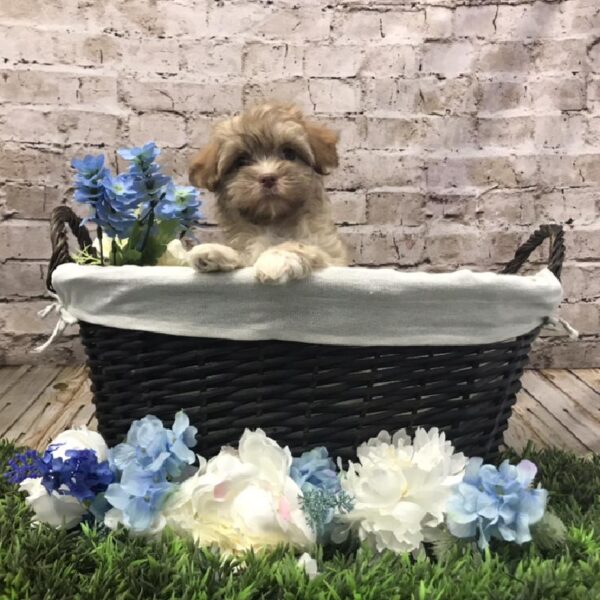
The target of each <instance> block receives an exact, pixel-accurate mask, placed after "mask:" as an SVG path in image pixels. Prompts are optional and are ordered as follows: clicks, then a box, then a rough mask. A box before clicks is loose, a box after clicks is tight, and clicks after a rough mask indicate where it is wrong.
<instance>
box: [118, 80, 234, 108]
mask: <svg viewBox="0 0 600 600" xmlns="http://www.w3.org/2000/svg"><path fill="white" fill-rule="evenodd" d="M119 98H120V100H121V102H123V103H124V104H125V105H127V106H129V107H131V108H133V109H136V110H142V111H151V110H166V111H169V110H176V111H198V112H203V113H210V112H220V113H224V112H232V111H237V110H240V109H241V105H242V87H241V85H239V84H235V83H220V84H216V83H205V84H195V83H188V82H185V83H182V82H177V83H175V82H166V81H161V80H159V81H148V80H135V79H123V80H122V81H120V82H119Z"/></svg>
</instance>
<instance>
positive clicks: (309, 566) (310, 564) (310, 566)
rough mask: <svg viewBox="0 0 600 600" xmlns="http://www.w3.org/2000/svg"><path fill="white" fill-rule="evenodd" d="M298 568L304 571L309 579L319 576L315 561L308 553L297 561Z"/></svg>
mask: <svg viewBox="0 0 600 600" xmlns="http://www.w3.org/2000/svg"><path fill="white" fill-rule="evenodd" d="M298 566H299V567H300V568H301V569H303V570H304V572H305V573H306V574H307V575H308V578H309V579H314V578H315V577H316V576H317V575H318V574H319V569H318V565H317V561H316V560H315V559H314V558H313V557H312V556H311V555H310V554H309V553H308V552H305V553H304V554H303V555H302V556H301V557H300V558H299V559H298Z"/></svg>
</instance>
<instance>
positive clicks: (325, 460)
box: [290, 447, 342, 494]
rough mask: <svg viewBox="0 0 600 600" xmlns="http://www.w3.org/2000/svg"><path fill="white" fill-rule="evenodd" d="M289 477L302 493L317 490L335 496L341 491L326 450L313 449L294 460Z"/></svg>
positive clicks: (332, 463) (333, 464)
mask: <svg viewBox="0 0 600 600" xmlns="http://www.w3.org/2000/svg"><path fill="white" fill-rule="evenodd" d="M290 476H291V478H292V479H293V480H294V481H295V482H296V483H297V484H298V486H299V487H300V489H301V490H302V491H303V492H305V491H307V490H317V489H318V490H323V491H325V492H327V493H329V494H337V493H338V492H339V491H340V490H341V489H342V488H341V485H340V480H339V477H338V474H337V472H336V468H335V463H334V462H333V460H332V459H331V458H330V457H329V454H328V452H327V448H323V447H321V448H314V449H313V450H310V451H309V452H304V454H302V456H301V457H300V458H294V459H293V460H292V467H291V469H290Z"/></svg>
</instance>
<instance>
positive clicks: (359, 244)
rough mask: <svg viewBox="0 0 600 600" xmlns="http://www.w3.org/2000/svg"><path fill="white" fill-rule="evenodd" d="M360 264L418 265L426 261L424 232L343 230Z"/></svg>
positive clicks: (397, 229)
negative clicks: (424, 259)
mask: <svg viewBox="0 0 600 600" xmlns="http://www.w3.org/2000/svg"><path fill="white" fill-rule="evenodd" d="M341 233H342V237H343V238H344V239H345V240H346V243H347V244H348V246H349V247H350V248H351V249H352V251H353V253H354V262H355V263H356V264H360V265H400V266H407V265H415V264H419V263H421V262H422V261H423V256H424V248H425V242H424V239H423V233H424V229H423V228H422V227H420V228H410V229H408V230H406V229H404V230H400V229H399V228H398V227H394V228H385V229H382V228H377V229H375V228H373V227H370V226H367V227H364V226H363V227H356V228H344V229H342V230H341Z"/></svg>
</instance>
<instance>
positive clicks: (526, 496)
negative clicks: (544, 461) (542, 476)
mask: <svg viewBox="0 0 600 600" xmlns="http://www.w3.org/2000/svg"><path fill="white" fill-rule="evenodd" d="M536 473H537V467H536V466H535V465H534V464H533V463H532V462H530V461H528V460H523V461H521V462H520V463H519V464H518V465H516V466H514V465H511V464H510V463H509V462H508V461H504V462H503V463H502V464H501V465H500V467H499V468H496V467H495V466H493V465H484V464H483V459H481V458H472V459H470V460H469V462H468V464H467V468H466V471H465V475H464V478H463V481H462V482H461V483H459V484H458V486H457V487H456V488H455V489H454V491H453V493H452V496H451V497H450V499H449V501H448V506H447V509H448V514H447V519H446V522H447V525H448V529H449V531H450V533H452V535H455V536H456V537H459V538H472V537H475V535H476V534H477V532H479V539H478V544H479V547H480V548H482V549H483V548H486V547H487V546H488V544H489V541H490V539H491V538H497V539H503V540H506V541H514V542H516V543H517V544H522V543H524V542H528V541H530V540H531V532H530V530H529V527H530V525H533V524H534V523H537V522H538V521H539V520H540V519H541V518H542V517H543V515H544V511H545V508H546V501H547V499H548V492H547V491H546V490H544V489H541V488H535V489H534V488H532V487H531V485H532V483H533V480H534V478H535V475H536Z"/></svg>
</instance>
